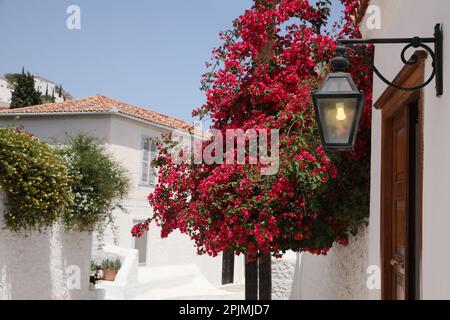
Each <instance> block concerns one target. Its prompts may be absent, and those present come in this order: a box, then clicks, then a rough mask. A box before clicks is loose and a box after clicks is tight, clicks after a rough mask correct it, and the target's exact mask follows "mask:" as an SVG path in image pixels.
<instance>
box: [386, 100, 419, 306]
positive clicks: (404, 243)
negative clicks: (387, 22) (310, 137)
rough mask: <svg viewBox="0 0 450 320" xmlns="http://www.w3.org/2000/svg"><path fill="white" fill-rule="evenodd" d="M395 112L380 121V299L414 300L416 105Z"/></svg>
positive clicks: (416, 214)
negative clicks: (381, 167)
mask: <svg viewBox="0 0 450 320" xmlns="http://www.w3.org/2000/svg"><path fill="white" fill-rule="evenodd" d="M396 110H397V111H395V112H393V113H392V114H391V115H390V116H389V117H386V118H384V121H383V182H382V198H383V199H382V201H383V203H382V212H381V217H382V230H381V237H382V261H383V298H384V299H392V300H405V299H415V298H416V297H418V291H417V283H418V281H417V276H418V273H417V268H418V267H419V261H418V241H419V233H418V232H417V230H418V228H417V226H418V222H419V219H418V218H417V217H418V213H419V206H418V203H419V202H418V201H417V199H418V198H419V197H420V196H421V195H420V192H418V190H419V188H418V186H419V180H418V177H419V175H418V172H419V171H418V170H419V168H420V167H419V162H418V153H417V151H418V146H419V144H418V142H419V139H418V137H419V135H418V134H417V133H418V130H419V123H418V113H417V111H418V103H417V102H409V103H407V104H406V103H405V104H402V105H399V106H397V108H396Z"/></svg>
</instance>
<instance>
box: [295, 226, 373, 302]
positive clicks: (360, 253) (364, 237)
mask: <svg viewBox="0 0 450 320" xmlns="http://www.w3.org/2000/svg"><path fill="white" fill-rule="evenodd" d="M367 249H368V233H367V229H365V228H363V229H362V230H361V231H360V232H359V234H358V235H357V236H356V237H352V238H351V240H350V243H349V245H348V246H342V245H338V244H335V245H334V246H333V248H332V249H331V250H330V251H329V253H328V255H326V256H317V255H312V254H310V253H301V254H298V256H297V262H296V266H295V275H294V283H293V287H292V292H291V295H290V299H294V300H365V299H367V298H368V295H369V290H368V289H367V285H366V282H367V274H366V272H367V267H368V250H367Z"/></svg>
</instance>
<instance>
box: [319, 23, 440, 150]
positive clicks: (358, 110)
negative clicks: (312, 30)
mask: <svg viewBox="0 0 450 320" xmlns="http://www.w3.org/2000/svg"><path fill="white" fill-rule="evenodd" d="M401 43H403V44H406V45H405V47H404V48H403V50H402V52H401V56H400V57H401V59H402V62H403V63H404V64H405V65H413V64H415V63H417V62H418V61H419V59H418V58H417V56H416V55H415V54H414V55H413V56H412V57H411V58H410V59H406V57H405V55H406V51H407V50H408V49H409V48H422V49H424V50H426V51H427V52H428V54H429V55H430V57H431V58H432V66H433V72H432V73H431V75H430V77H429V78H428V80H426V81H425V82H423V83H421V84H419V85H416V86H414V87H402V86H400V85H398V84H396V83H395V82H391V81H389V80H388V79H386V78H385V77H384V76H383V75H382V74H381V72H380V71H379V70H378V69H377V67H376V66H375V65H374V64H373V61H372V59H371V58H370V57H369V56H368V55H367V54H366V51H365V50H364V49H363V48H361V47H360V45H365V44H373V45H375V44H401ZM427 44H434V51H433V50H432V49H431V48H430V47H429V46H428V45H427ZM347 49H351V50H353V51H355V52H356V53H359V54H361V55H362V56H363V57H364V62H365V63H366V64H368V65H369V66H371V67H372V69H373V72H374V73H375V74H376V75H377V76H378V77H379V78H380V79H381V81H383V82H384V83H386V84H387V85H389V86H391V87H394V88H396V89H398V90H403V91H416V90H420V89H422V88H424V87H426V86H427V85H429V84H430V83H431V81H432V80H433V79H434V78H436V96H438V97H439V96H441V95H442V94H443V93H444V84H443V79H444V76H443V74H444V72H443V69H444V68H443V35H442V27H441V25H440V24H436V25H435V26H434V36H433V37H430V38H421V37H413V38H394V39H341V40H338V47H337V48H336V53H337V56H336V58H334V59H333V60H332V61H331V68H332V71H333V73H331V74H329V75H328V76H327V77H326V79H325V81H324V83H323V84H322V86H321V87H320V88H319V90H317V91H316V92H315V93H313V94H312V98H313V103H314V109H315V112H316V118H317V123H318V124H319V131H320V136H321V138H322V144H323V147H324V148H325V149H327V150H338V151H352V150H353V146H354V144H355V141H356V136H357V133H358V125H359V120H360V118H361V114H362V108H363V106H364V95H363V93H362V92H359V91H358V89H357V88H356V86H355V83H354V82H353V80H352V77H351V76H350V74H349V73H345V71H346V70H347V68H348V66H349V62H348V60H347V59H346V58H345V57H344V56H345V52H346V50H347Z"/></svg>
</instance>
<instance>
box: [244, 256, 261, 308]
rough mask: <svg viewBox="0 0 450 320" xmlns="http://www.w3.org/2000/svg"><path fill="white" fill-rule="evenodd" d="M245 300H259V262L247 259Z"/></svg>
mask: <svg viewBox="0 0 450 320" xmlns="http://www.w3.org/2000/svg"><path fill="white" fill-rule="evenodd" d="M245 300H258V262H257V261H251V262H249V260H248V258H247V257H245Z"/></svg>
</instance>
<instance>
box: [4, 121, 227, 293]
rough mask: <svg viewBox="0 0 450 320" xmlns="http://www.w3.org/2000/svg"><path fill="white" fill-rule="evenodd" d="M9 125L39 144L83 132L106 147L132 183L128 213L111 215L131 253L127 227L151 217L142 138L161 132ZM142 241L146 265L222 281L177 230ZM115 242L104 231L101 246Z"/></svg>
mask: <svg viewBox="0 0 450 320" xmlns="http://www.w3.org/2000/svg"><path fill="white" fill-rule="evenodd" d="M11 125H16V126H20V125H23V126H24V128H25V130H26V131H29V132H31V133H33V134H34V135H35V136H37V137H38V138H40V139H42V140H44V141H50V142H52V141H54V140H56V141H57V142H63V141H64V140H65V138H66V136H67V135H69V136H73V135H76V134H78V133H80V132H84V133H88V134H89V135H91V136H94V137H95V138H97V139H99V140H100V141H103V142H104V143H105V146H106V148H107V150H108V151H109V152H110V153H111V154H112V155H113V156H114V157H115V159H116V160H117V161H119V162H120V163H121V164H122V166H123V167H124V168H125V169H126V170H127V171H128V174H129V177H130V180H131V182H130V192H129V194H128V196H127V198H126V199H125V201H124V202H123V206H124V208H125V209H126V211H127V212H126V213H124V212H122V211H120V210H117V211H116V212H115V213H114V215H115V218H116V222H117V226H118V227H119V230H118V234H117V236H118V237H117V239H118V243H117V245H118V246H120V247H123V248H129V249H134V238H133V237H131V232H130V231H131V228H132V227H133V225H134V224H135V222H136V221H144V220H146V219H148V218H149V217H151V215H152V209H151V207H150V205H149V204H148V201H147V197H148V195H149V194H150V193H151V192H152V190H153V188H152V187H148V186H142V185H140V184H139V181H140V180H139V178H140V165H141V157H142V154H141V141H142V137H160V136H161V133H162V132H165V130H164V129H163V128H159V127H155V126H152V125H150V124H147V123H142V122H139V121H135V120H131V119H127V118H124V117H121V116H115V115H88V116H85V115H79V116H78V115H71V116H50V117H48V116H42V117H21V118H20V119H11V118H0V127H4V126H11ZM147 237H148V240H147V241H148V242H147V266H163V265H181V264H195V265H196V266H197V267H198V268H199V269H200V271H201V272H202V273H203V274H204V275H205V277H206V278H207V279H208V280H209V281H210V282H211V283H212V284H214V285H219V284H220V283H221V278H222V274H221V272H222V257H221V256H218V257H215V258H211V257H208V256H198V255H197V254H196V250H195V248H194V246H193V242H192V241H191V240H190V239H189V237H187V236H186V235H182V234H180V233H179V232H174V233H173V234H171V235H170V236H169V238H166V239H161V236H160V229H159V228H158V227H157V226H156V225H152V228H151V229H150V231H149V233H148V236H147ZM114 239H115V237H114V235H113V233H112V231H111V229H108V230H107V232H106V234H105V242H107V243H110V244H113V243H114ZM94 242H95V238H94Z"/></svg>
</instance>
